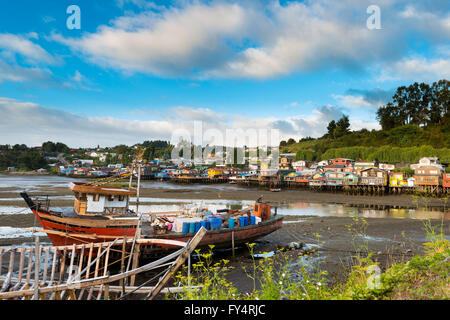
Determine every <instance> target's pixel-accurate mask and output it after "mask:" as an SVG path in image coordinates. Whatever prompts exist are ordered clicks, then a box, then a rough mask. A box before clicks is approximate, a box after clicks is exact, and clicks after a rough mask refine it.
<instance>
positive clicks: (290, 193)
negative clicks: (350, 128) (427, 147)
mask: <svg viewBox="0 0 450 320" xmlns="http://www.w3.org/2000/svg"><path fill="white" fill-rule="evenodd" d="M21 191H22V190H20V189H18V188H17V187H2V188H0V200H1V199H2V198H9V199H12V198H20V195H19V193H20V192H21ZM27 192H28V193H29V194H30V195H32V196H43V195H48V196H49V198H50V199H51V197H53V196H72V195H73V193H72V192H71V191H70V190H69V189H68V188H67V187H48V186H34V187H33V188H30V189H28V191H27ZM140 196H141V197H142V198H157V199H158V198H159V199H174V200H183V199H187V200H237V201H241V200H246V201H255V200H256V199H258V198H259V197H262V198H263V200H264V201H267V202H271V203H274V204H287V203H294V202H309V203H326V204H339V205H346V206H354V207H364V208H375V209H389V208H404V209H417V208H428V209H431V208H433V209H441V210H447V209H448V208H450V198H435V197H419V196H415V195H406V194H401V195H371V196H369V195H348V194H345V193H340V192H336V193H333V192H324V191H311V190H299V189H285V190H282V191H280V192H271V191H268V190H264V189H258V188H252V187H233V189H232V188H230V187H226V186H225V187H224V186H223V185H217V186H212V185H209V186H203V187H201V188H195V186H191V187H190V188H188V187H184V186H180V187H178V188H145V187H141V192H140ZM144 202H145V201H142V202H141V203H144ZM0 204H3V205H19V206H21V205H22V206H25V202H24V201H23V200H21V199H17V200H4V201H3V200H1V201H0ZM52 204H54V205H58V206H63V205H64V206H71V205H72V204H73V201H72V200H71V199H67V200H52Z"/></svg>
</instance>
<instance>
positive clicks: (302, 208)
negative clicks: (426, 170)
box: [0, 196, 450, 220]
mask: <svg viewBox="0 0 450 320" xmlns="http://www.w3.org/2000/svg"><path fill="white" fill-rule="evenodd" d="M59 198H60V199H67V198H69V196H60V197H59ZM130 200H131V201H130V202H131V204H130V209H132V210H136V204H135V201H136V199H135V198H131V199H130ZM140 201H141V204H140V205H139V212H170V211H179V210H183V209H191V208H195V207H198V208H201V209H203V208H206V209H208V210H210V211H212V212H215V211H217V210H220V209H236V210H239V209H243V208H247V207H252V206H253V204H254V201H250V200H224V199H214V200H211V199H208V200H191V199H165V198H149V197H143V198H140ZM0 203H1V202H0ZM24 206H25V203H24ZM275 210H276V211H277V214H280V215H284V216H298V217H301V216H319V217H327V216H331V217H364V218H399V219H439V220H440V219H442V218H443V219H444V220H450V212H443V211H439V210H428V211H427V210H424V209H394V208H391V209H368V208H358V207H351V206H345V205H341V204H328V203H310V202H294V203H286V204H281V205H280V206H279V207H278V208H276V209H273V211H275ZM15 213H31V211H30V210H26V209H25V208H23V207H16V206H1V205H0V219H1V214H15Z"/></svg>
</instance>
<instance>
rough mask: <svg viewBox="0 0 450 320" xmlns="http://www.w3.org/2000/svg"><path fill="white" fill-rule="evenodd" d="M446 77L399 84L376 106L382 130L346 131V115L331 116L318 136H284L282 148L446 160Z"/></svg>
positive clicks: (304, 153)
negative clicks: (385, 101) (324, 131)
mask: <svg viewBox="0 0 450 320" xmlns="http://www.w3.org/2000/svg"><path fill="white" fill-rule="evenodd" d="M449 83H450V82H449V81H448V80H440V81H439V82H435V83H433V84H432V85H431V86H429V85H427V84H424V83H421V84H417V83H414V84H412V85H410V86H409V87H399V88H398V89H397V91H396V92H395V94H394V96H393V98H392V102H389V103H388V104H386V105H385V106H381V107H380V108H379V109H378V111H377V119H378V121H379V122H380V125H381V126H382V130H372V131H369V130H366V129H362V130H360V131H350V130H349V127H350V123H349V121H348V117H347V116H344V117H343V118H341V119H340V120H339V121H337V122H335V121H331V122H330V123H329V125H328V127H327V130H328V133H327V134H325V135H324V136H323V137H321V138H317V139H313V138H305V139H301V140H300V141H298V142H296V141H294V140H293V139H289V140H288V141H287V142H286V141H282V142H281V143H280V152H282V153H287V152H289V153H296V154H297V156H296V159H297V160H298V159H302V160H315V161H320V160H324V159H330V158H336V157H344V158H351V159H363V160H367V161H373V160H378V161H383V162H390V163H394V162H409V163H413V162H417V161H418V160H419V158H421V157H424V156H437V157H439V158H440V160H441V161H442V162H450V112H449V111H448V108H449V106H450V95H449ZM418 114H420V116H418Z"/></svg>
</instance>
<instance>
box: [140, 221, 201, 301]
mask: <svg viewBox="0 0 450 320" xmlns="http://www.w3.org/2000/svg"><path fill="white" fill-rule="evenodd" d="M205 234H206V229H205V228H204V227H201V228H200V230H199V231H198V232H197V233H196V234H195V236H194V237H193V238H192V239H191V240H189V242H188V243H187V245H186V247H185V248H184V250H183V253H182V254H181V255H179V256H178V258H177V260H176V261H175V263H174V264H173V265H172V266H171V267H170V268H169V269H168V270H167V272H166V273H165V275H164V276H163V277H162V278H161V279H160V280H159V282H158V284H157V285H156V286H155V289H154V290H153V291H152V292H151V293H150V294H149V295H148V296H147V299H148V300H153V299H154V298H155V297H156V296H157V295H158V293H159V292H160V291H161V290H162V288H163V287H164V285H165V284H166V282H167V281H169V279H170V278H171V277H172V276H173V275H174V274H175V272H176V271H177V270H178V268H179V267H180V266H181V265H182V264H183V263H184V262H185V261H186V259H187V257H188V256H189V255H190V254H191V253H192V251H194V249H195V248H196V247H197V245H198V244H199V243H200V241H201V240H202V239H203V236H204V235H205Z"/></svg>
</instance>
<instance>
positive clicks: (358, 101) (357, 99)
mask: <svg viewBox="0 0 450 320" xmlns="http://www.w3.org/2000/svg"><path fill="white" fill-rule="evenodd" d="M332 97H333V98H334V99H335V100H337V101H338V103H339V104H340V105H342V106H345V107H349V108H353V109H358V108H364V107H368V108H373V107H376V105H373V104H372V103H370V102H368V101H366V100H365V99H364V97H363V96H362V95H360V96H354V95H337V94H333V95H332Z"/></svg>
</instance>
